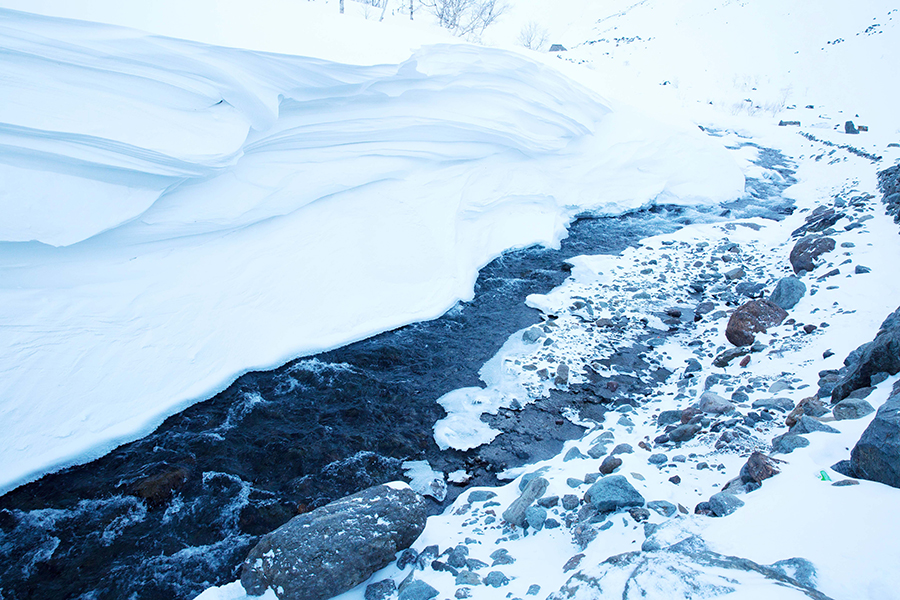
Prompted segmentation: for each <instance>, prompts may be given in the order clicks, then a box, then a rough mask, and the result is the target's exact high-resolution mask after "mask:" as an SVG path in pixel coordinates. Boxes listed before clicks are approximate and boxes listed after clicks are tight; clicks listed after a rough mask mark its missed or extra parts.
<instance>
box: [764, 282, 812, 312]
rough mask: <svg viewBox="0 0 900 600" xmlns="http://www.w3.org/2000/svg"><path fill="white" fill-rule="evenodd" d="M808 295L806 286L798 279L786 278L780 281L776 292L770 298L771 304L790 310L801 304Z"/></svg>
mask: <svg viewBox="0 0 900 600" xmlns="http://www.w3.org/2000/svg"><path fill="white" fill-rule="evenodd" d="M805 294H806V284H805V283H803V282H802V281H800V280H799V279H797V278H796V277H785V278H783V279H781V280H779V281H778V285H776V286H775V291H774V292H772V295H771V296H769V302H771V303H772V304H775V305H777V306H780V307H781V308H783V309H784V310H790V309H792V308H794V306H796V305H797V303H798V302H800V299H801V298H803V296H804V295H805Z"/></svg>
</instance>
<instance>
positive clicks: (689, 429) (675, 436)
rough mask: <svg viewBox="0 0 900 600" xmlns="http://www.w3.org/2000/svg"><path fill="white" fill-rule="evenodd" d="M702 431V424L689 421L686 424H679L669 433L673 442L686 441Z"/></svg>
mask: <svg viewBox="0 0 900 600" xmlns="http://www.w3.org/2000/svg"><path fill="white" fill-rule="evenodd" d="M699 431H700V425H699V424H697V423H687V424H685V425H679V426H678V427H676V428H675V429H673V430H672V431H670V432H669V433H668V434H667V435H668V436H669V440H670V441H673V442H686V441H688V440H690V439H691V438H693V437H694V436H695V435H697V433H698V432H699Z"/></svg>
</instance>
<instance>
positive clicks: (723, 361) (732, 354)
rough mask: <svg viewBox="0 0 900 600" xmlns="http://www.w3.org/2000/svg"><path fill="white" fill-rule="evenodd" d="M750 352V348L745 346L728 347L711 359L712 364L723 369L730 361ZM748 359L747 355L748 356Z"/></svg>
mask: <svg viewBox="0 0 900 600" xmlns="http://www.w3.org/2000/svg"><path fill="white" fill-rule="evenodd" d="M747 354H750V348H748V347H747V346H740V347H738V348H729V349H727V350H725V351H724V352H722V353H720V354H719V355H718V356H716V357H715V358H714V359H713V365H715V366H717V367H719V368H720V369H724V368H725V367H727V366H728V365H729V364H730V363H731V361H733V360H734V359H736V358H739V357H741V356H745V355H747ZM748 359H749V357H748Z"/></svg>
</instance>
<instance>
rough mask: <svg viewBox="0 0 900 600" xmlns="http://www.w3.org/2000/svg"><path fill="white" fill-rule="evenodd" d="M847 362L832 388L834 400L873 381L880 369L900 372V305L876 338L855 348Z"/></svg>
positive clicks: (893, 373) (838, 400) (867, 385)
mask: <svg viewBox="0 0 900 600" xmlns="http://www.w3.org/2000/svg"><path fill="white" fill-rule="evenodd" d="M844 363H845V365H846V366H845V367H844V368H842V369H841V370H840V371H839V376H840V379H839V381H838V383H837V384H836V385H835V386H834V389H833V390H832V392H831V401H832V402H833V403H837V402H840V401H841V400H843V399H844V398H846V397H847V396H849V395H850V394H851V393H852V392H854V391H856V390H858V389H860V388H864V387H869V386H870V385H872V376H873V375H875V374H877V373H880V372H882V371H884V372H886V373H888V374H890V375H896V374H897V373H900V308H898V309H897V310H896V311H894V312H893V313H892V314H891V315H890V316H888V318H887V319H885V320H884V323H882V324H881V329H879V331H878V334H877V335H876V336H875V339H874V340H872V341H871V342H869V343H867V344H863V345H862V346H860V347H859V348H857V349H856V350H854V351H853V352H851V353H850V356H848V357H847V359H846V360H845V361H844Z"/></svg>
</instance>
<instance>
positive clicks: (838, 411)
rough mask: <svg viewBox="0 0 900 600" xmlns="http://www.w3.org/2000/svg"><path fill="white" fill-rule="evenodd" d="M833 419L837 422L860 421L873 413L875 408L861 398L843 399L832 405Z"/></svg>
mask: <svg viewBox="0 0 900 600" xmlns="http://www.w3.org/2000/svg"><path fill="white" fill-rule="evenodd" d="M832 412H834V418H835V419H837V420H838V421H847V420H853V419H862V418H863V417H865V416H866V415H870V414H872V413H873V412H875V407H873V406H872V405H871V404H869V403H868V402H867V401H866V400H862V399H861V398H845V399H843V400H841V401H840V402H838V403H837V404H835V405H834V408H833V409H832Z"/></svg>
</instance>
